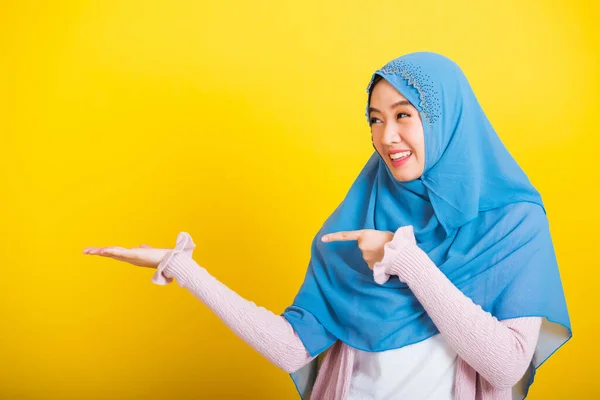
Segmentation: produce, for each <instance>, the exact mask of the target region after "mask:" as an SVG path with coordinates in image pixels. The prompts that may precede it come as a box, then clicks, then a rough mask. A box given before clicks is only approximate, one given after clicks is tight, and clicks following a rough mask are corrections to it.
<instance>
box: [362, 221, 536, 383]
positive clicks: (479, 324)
mask: <svg viewBox="0 0 600 400" xmlns="http://www.w3.org/2000/svg"><path fill="white" fill-rule="evenodd" d="M373 274H374V278H375V280H376V281H377V282H378V283H380V284H381V283H384V282H385V281H387V279H388V278H389V276H390V275H397V276H398V277H399V278H400V280H401V281H402V282H405V283H406V284H407V285H408V287H409V288H410V289H411V291H412V292H413V293H414V295H415V297H416V298H417V299H418V300H419V302H420V303H421V304H422V305H423V308H424V309H425V311H426V312H427V314H428V315H429V317H430V318H431V319H432V321H433V322H434V324H435V325H436V327H437V328H438V330H439V331H440V333H441V334H442V335H444V338H445V339H446V341H447V342H448V344H449V345H450V346H452V347H453V348H454V349H455V351H456V352H457V353H458V355H459V356H460V357H461V358H462V359H463V360H464V361H465V362H466V363H467V364H469V365H470V366H471V367H472V368H474V369H475V370H476V371H477V372H478V373H479V374H480V375H481V377H482V378H484V379H485V380H486V381H487V382H488V383H490V385H492V386H493V387H495V388H496V389H506V388H510V387H512V386H514V385H515V384H516V383H517V382H518V381H519V380H520V379H521V378H522V377H523V375H524V374H525V372H526V370H527V368H528V366H529V364H530V363H531V359H532V357H533V352H534V350H535V348H536V344H537V340H538V336H539V332H540V326H541V323H542V319H541V318H540V317H526V318H517V319H512V320H505V321H498V319H497V318H496V317H494V316H493V315H491V314H490V313H488V312H486V311H484V310H483V309H482V308H481V307H480V306H479V305H477V304H475V303H473V301H472V300H471V299H470V298H469V297H467V296H465V295H464V294H463V293H462V292H461V291H460V290H459V289H458V288H457V287H456V286H455V285H454V284H453V283H452V282H451V281H450V280H449V279H448V278H447V277H446V275H444V273H443V272H442V271H440V269H439V268H438V267H437V266H436V265H435V264H434V263H433V262H432V261H431V259H430V258H429V256H428V255H427V254H426V253H425V252H424V251H422V250H421V249H420V248H419V247H418V246H417V245H416V242H415V240H414V234H413V230H412V227H411V226H406V227H402V228H400V229H398V231H396V233H395V235H394V238H393V239H392V241H391V242H389V243H387V244H386V245H385V249H384V258H383V260H382V261H381V262H379V263H376V264H375V266H374V268H373Z"/></svg>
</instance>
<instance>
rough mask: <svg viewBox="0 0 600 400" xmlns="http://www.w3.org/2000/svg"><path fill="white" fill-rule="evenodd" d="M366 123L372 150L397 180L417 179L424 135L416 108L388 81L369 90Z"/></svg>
mask: <svg viewBox="0 0 600 400" xmlns="http://www.w3.org/2000/svg"><path fill="white" fill-rule="evenodd" d="M369 123H370V125H371V135H372V137H373V145H374V146H375V149H376V150H377V152H378V153H379V155H380V156H381V158H382V159H383V160H385V162H386V164H387V165H388V168H389V169H390V171H391V173H392V175H393V176H394V178H396V180H398V181H400V182H408V181H412V180H415V179H418V178H419V177H420V176H421V175H423V171H424V169H425V136H424V133H423V123H422V121H421V116H420V115H419V111H418V110H417V109H416V108H415V107H414V106H413V105H412V104H411V103H410V102H409V101H408V100H407V99H406V98H405V97H404V96H402V95H401V94H400V92H398V91H397V90H396V89H395V88H394V87H393V86H392V85H391V84H390V83H389V82H388V81H386V80H385V79H380V80H379V81H377V82H376V83H375V85H374V86H373V87H372V89H371V98H370V102H369Z"/></svg>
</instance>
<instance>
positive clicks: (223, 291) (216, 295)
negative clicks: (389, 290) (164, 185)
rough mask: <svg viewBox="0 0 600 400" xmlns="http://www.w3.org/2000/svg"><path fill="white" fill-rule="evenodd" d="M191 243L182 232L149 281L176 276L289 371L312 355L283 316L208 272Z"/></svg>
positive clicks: (164, 280)
mask: <svg viewBox="0 0 600 400" xmlns="http://www.w3.org/2000/svg"><path fill="white" fill-rule="evenodd" d="M194 247H195V244H194V242H193V241H192V238H191V237H190V236H189V234H187V233H186V232H181V233H180V234H179V236H178V237H177V245H176V247H175V249H174V250H172V251H170V252H169V253H167V255H166V256H165V257H164V258H163V260H162V261H161V263H160V264H159V265H158V267H157V270H156V273H155V274H154V276H153V277H152V282H153V283H155V284H157V285H166V284H168V283H170V282H172V280H173V278H175V279H176V280H177V283H178V284H179V286H181V287H183V288H186V289H188V290H189V291H190V292H191V293H192V294H193V295H194V296H195V297H197V298H198V299H199V300H200V301H202V302H203V303H204V304H206V306H207V307H209V308H210V309H211V310H212V311H213V312H214V313H215V314H216V315H217V316H218V317H219V318H220V319H221V320H222V321H223V322H224V323H225V324H226V325H227V326H228V327H229V328H230V329H231V330H232V331H233V332H235V333H236V334H237V335H238V336H239V337H240V338H241V339H242V340H244V341H245V342H246V343H248V344H249V345H250V346H251V347H253V348H254V349H255V350H256V351H258V352H259V353H261V354H262V355H263V356H264V357H266V358H267V359H268V360H269V361H271V362H272V363H273V364H275V365H276V366H278V367H279V368H281V369H283V370H284V371H286V372H288V373H291V372H295V371H297V370H298V369H300V368H301V367H303V366H304V365H306V364H308V363H309V362H310V361H311V360H312V359H313V357H311V356H310V355H309V354H308V352H307V351H306V348H305V347H304V345H303V344H302V341H301V340H300V338H299V337H298V335H297V334H296V332H295V331H294V329H293V328H292V326H291V325H290V324H289V322H287V320H286V319H285V318H283V317H282V316H280V315H276V314H274V313H272V312H271V311H268V310H266V309H265V308H263V307H258V306H257V305H256V304H255V303H253V302H251V301H248V300H245V299H244V298H242V297H241V296H239V295H238V294H237V293H236V292H234V291H233V290H231V289H229V288H228V287H227V286H225V285H224V284H222V283H221V282H219V281H218V280H217V279H216V278H214V277H213V276H212V275H210V274H209V273H208V271H207V270H206V269H205V268H202V267H201V266H199V265H198V264H197V263H196V262H195V261H194V260H193V259H192V251H193V249H194Z"/></svg>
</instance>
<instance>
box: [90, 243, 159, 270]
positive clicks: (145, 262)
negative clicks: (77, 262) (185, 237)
mask: <svg viewBox="0 0 600 400" xmlns="http://www.w3.org/2000/svg"><path fill="white" fill-rule="evenodd" d="M169 251H171V249H153V248H152V247H150V246H148V245H146V244H143V245H141V246H140V247H134V248H132V249H128V248H125V247H119V246H111V247H88V248H86V249H84V250H83V254H90V255H97V256H102V257H110V258H114V259H115V260H119V261H125V262H128V263H129V264H133V265H137V266H138V267H147V268H156V267H158V264H160V262H161V261H162V259H163V258H164V257H165V255H166V254H167V253H168V252H169Z"/></svg>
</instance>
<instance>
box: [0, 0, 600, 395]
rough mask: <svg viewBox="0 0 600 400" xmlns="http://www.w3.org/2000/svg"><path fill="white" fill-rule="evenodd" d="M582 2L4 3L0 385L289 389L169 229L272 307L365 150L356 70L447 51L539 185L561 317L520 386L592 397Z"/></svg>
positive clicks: (284, 294) (590, 45) (590, 9)
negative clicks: (543, 354) (182, 265)
mask: <svg viewBox="0 0 600 400" xmlns="http://www.w3.org/2000/svg"><path fill="white" fill-rule="evenodd" d="M595 3H596V2H592V1H571V0H569V1H567V0H564V1H555V2H551V1H548V2H541V1H527V2H522V1H516V0H513V1H508V2H502V4H498V3H497V2H479V1H466V0H455V1H452V2H450V1H441V0H439V1H427V2H398V1H388V0H384V1H379V2H371V1H362V2H359V1H347V0H346V1H341V0H336V1H322V0H319V1H315V0H309V1H302V2H291V1H289V2H288V1H264V0H263V1H257V0H255V1H241V0H240V1H191V0H190V1H182V0H171V1H164V2H156V1H142V0H140V1H116V0H113V1H54V2H34V1H17V0H13V1H7V0H4V1H2V2H0V134H1V139H2V141H1V148H0V151H1V153H0V190H1V192H0V202H1V203H0V204H1V208H0V213H1V214H0V234H1V237H0V239H1V242H0V246H1V249H2V265H1V266H0V270H1V279H0V399H2V400H5V399H36V400H37V399H297V398H298V397H297V395H296V393H295V389H294V386H293V383H292V381H291V380H290V378H289V377H288V376H287V375H286V374H285V373H284V372H281V371H279V370H278V369H277V368H276V367H274V366H272V365H270V364H269V362H268V361H266V360H265V359H263V358H262V357H261V356H260V355H258V354H257V353H255V352H254V350H252V349H251V348H249V347H248V346H247V345H246V344H245V343H243V342H242V341H241V340H239V339H238V338H237V337H236V336H235V335H234V334H233V333H232V332H230V331H229V330H228V328H226V327H225V325H224V324H222V323H221V322H220V320H218V318H217V317H216V316H214V315H213V314H211V312H210V311H208V309H207V308H206V307H205V306H204V305H203V304H201V303H200V302H199V301H197V300H196V299H195V298H194V297H193V296H191V295H190V294H189V293H188V292H186V291H185V290H183V289H181V288H179V287H178V286H177V285H170V286H167V287H161V286H156V285H153V284H151V282H150V278H151V275H152V271H151V270H148V269H145V268H137V267H133V266H131V265H128V264H123V263H120V262H118V261H114V260H110V259H105V258H100V257H86V256H83V255H82V254H81V251H82V249H83V248H84V247H86V246H97V245H123V246H137V245H139V244H140V243H143V242H145V243H149V244H151V245H153V246H157V247H172V246H173V245H174V243H175V238H176V236H177V233H178V232H180V231H188V232H189V233H190V234H191V235H192V237H193V238H194V240H195V242H196V244H197V245H198V247H197V249H196V251H195V259H196V261H198V262H199V263H200V264H201V265H203V266H205V267H206V268H208V270H209V271H210V272H211V273H212V274H213V275H215V276H216V277H217V278H219V279H220V280H222V281H223V282H224V283H226V284H227V285H228V286H230V287H231V288H232V289H234V290H236V291H238V292H239V293H240V294H241V295H242V296H244V297H246V298H248V299H250V300H253V301H255V302H256V303H258V304H259V305H262V306H265V307H267V308H268V309H271V310H273V311H274V312H276V313H279V312H281V311H282V310H283V309H284V308H285V307H286V306H287V305H288V304H290V303H291V301H292V299H293V297H294V295H295V293H296V290H297V288H298V287H299V285H300V284H301V282H302V279H303V276H304V272H305V268H306V265H307V262H308V257H309V245H310V242H311V239H312V237H313V235H314V234H315V233H316V231H317V230H318V229H319V227H320V226H321V224H322V222H323V221H324V219H325V218H326V217H327V216H328V215H329V214H330V213H331V212H332V211H333V209H334V208H335V206H337V204H338V203H339V202H340V201H341V199H342V197H343V196H344V195H345V193H346V190H347V189H348V188H349V186H350V184H351V183H352V181H353V180H354V178H355V177H356V176H357V174H358V172H359V171H360V169H361V168H362V166H363V165H364V163H365V162H366V160H367V158H368V156H369V155H370V154H371V151H372V148H371V145H370V138H369V131H368V126H367V124H366V121H365V118H364V105H365V100H366V93H365V88H366V85H367V83H368V79H369V78H370V74H371V73H372V72H373V71H374V70H375V69H376V68H378V67H380V66H381V65H383V64H384V63H385V62H386V61H388V60H390V59H392V58H395V57H397V56H399V55H401V54H403V53H406V52H411V51H417V50H430V51H436V52H441V53H443V54H446V55H447V56H449V57H450V58H452V59H454V60H455V61H457V62H458V63H459V64H460V65H461V66H462V68H463V70H464V71H465V73H466V74H467V76H468V77H469V79H470V81H471V83H472V85H473V88H474V90H475V92H476V94H477V96H478V98H479V99H480V101H481V103H482V105H483V107H484V109H485V110H486V112H487V114H488V116H489V118H490V119H491V121H492V123H493V125H494V126H495V128H496V129H497V131H498V132H499V134H500V135H501V137H502V139H503V140H504V142H505V143H506V145H507V146H508V147H509V149H510V150H511V152H512V153H513V155H514V156H515V157H516V158H517V160H518V161H519V162H520V164H521V165H522V166H523V168H524V169H525V170H526V172H527V173H528V174H529V176H530V178H531V179H532V181H533V182H534V184H535V185H536V186H537V187H538V188H539V190H540V191H541V192H542V194H543V196H544V199H545V201H546V203H547V208H548V215H549V218H550V221H551V227H552V232H553V236H554V240H555V245H556V250H557V254H558V257H559V263H560V267H561V272H562V277H563V282H564V286H565V291H566V295H567V301H568V305H569V308H570V313H571V317H572V321H573V328H574V333H575V336H574V338H573V340H572V341H571V342H570V343H568V344H567V345H566V346H565V347H564V348H563V349H561V350H560V351H559V352H558V353H556V354H555V355H554V356H553V357H552V358H551V359H550V361H548V363H547V364H545V365H544V366H543V367H542V368H541V369H540V371H539V373H538V376H537V379H536V383H535V384H534V386H533V387H532V390H531V395H530V397H529V398H530V399H534V400H535V399H595V398H599V396H600V382H599V381H598V374H599V373H600V369H599V368H598V364H597V360H598V358H599V357H600V350H599V346H598V331H599V330H600V322H599V318H598V314H597V305H598V300H597V296H598V294H599V292H598V283H599V279H598V278H599V276H600V270H599V268H598V267H599V266H600V265H599V262H598V259H597V249H598V243H597V241H598V235H597V232H598V230H597V225H598V223H600V212H599V211H598V207H597V206H596V202H595V198H596V197H597V192H598V191H597V187H598V184H599V179H598V176H597V175H598V172H599V171H600V168H598V166H597V163H598V161H599V159H600V157H598V155H597V153H598V148H599V146H600V140H599V139H598V132H597V130H598V128H597V125H598V111H597V110H598V107H599V106H600V102H599V101H598V100H597V99H598V89H599V84H598V83H599V82H598V72H597V71H598V61H599V57H598V44H597V42H596V40H597V39H595V38H597V36H596V35H597V34H598V33H599V32H598V20H599V17H600V15H599V9H598V6H596V5H595Z"/></svg>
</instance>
